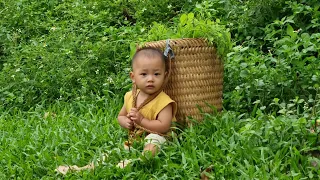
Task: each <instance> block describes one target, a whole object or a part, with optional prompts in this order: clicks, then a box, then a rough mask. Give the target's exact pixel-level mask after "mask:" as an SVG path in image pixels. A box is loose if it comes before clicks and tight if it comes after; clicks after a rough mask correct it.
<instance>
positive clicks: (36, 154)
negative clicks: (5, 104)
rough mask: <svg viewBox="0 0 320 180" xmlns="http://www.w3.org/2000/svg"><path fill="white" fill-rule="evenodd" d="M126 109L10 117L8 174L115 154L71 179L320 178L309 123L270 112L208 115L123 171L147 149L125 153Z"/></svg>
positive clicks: (83, 107) (76, 107)
mask: <svg viewBox="0 0 320 180" xmlns="http://www.w3.org/2000/svg"><path fill="white" fill-rule="evenodd" d="M121 104H122V98H121V97H115V98H106V99H104V100H100V101H99V102H98V103H83V102H73V103H69V104H67V103H56V104H53V105H52V106H50V107H47V108H44V107H42V106H37V107H36V108H34V109H32V110H30V111H28V112H21V111H13V112H10V113H3V114H2V115H1V116H0V118H1V119H0V122H1V125H0V129H1V146H0V148H1V149H0V150H1V151H0V156H1V157H2V160H1V167H0V177H1V178H4V179H7V178H16V177H19V178H22V179H38V178H45V179H57V178H63V177H64V176H63V175H60V174H58V173H57V172H55V171H54V169H55V168H56V167H57V166H58V165H64V164H69V165H73V164H76V165H78V166H83V165H86V164H87V163H89V162H91V161H94V162H98V159H99V158H100V156H101V154H102V153H108V154H109V157H108V158H107V160H106V161H104V162H100V163H99V166H98V167H96V168H95V169H94V170H87V171H82V172H73V173H68V174H67V175H66V176H65V177H66V178H67V179H68V178H75V179H78V178H84V179H101V178H106V179H121V178H133V179H198V178H200V174H201V172H202V171H204V170H205V169H206V168H207V167H209V166H212V167H213V169H212V171H210V172H208V173H206V175H207V176H209V177H211V178H217V179H220V178H226V179H238V178H240V179H253V178H258V179H273V178H276V177H278V178H281V179H292V178H297V179H300V178H303V177H309V178H315V177H317V174H318V173H319V170H318V169H317V168H315V167H313V166H311V163H310V161H311V160H312V159H313V158H312V157H311V155H309V154H306V153H303V151H305V150H306V149H310V148H309V147H310V144H311V142H309V141H308V138H307V137H308V133H309V131H307V128H306V123H307V122H306V121H304V120H303V119H301V118H297V117H291V118H286V117H280V116H279V117H273V116H271V115H263V114H260V115H258V116H257V117H255V118H250V117H249V115H238V114H237V113H235V112H223V113H221V114H218V115H215V116H214V115H210V114H206V115H205V120H204V121H203V123H200V124H193V126H190V127H189V128H186V129H184V130H183V131H179V130H178V131H177V132H179V133H178V136H176V137H175V138H173V140H172V141H170V142H169V143H168V144H167V145H166V146H165V147H163V149H162V151H161V152H160V153H159V154H158V155H157V156H156V157H154V158H147V159H145V158H142V159H143V160H142V161H134V162H133V163H132V164H131V165H129V166H128V167H127V168H125V169H118V168H117V167H116V166H115V165H116V164H117V163H118V162H119V161H120V160H122V159H129V158H130V159H137V158H139V157H140V158H141V154H140V152H141V150H142V146H141V145H140V146H139V144H137V145H136V150H133V151H132V152H131V153H129V152H127V151H125V150H124V149H123V146H122V145H123V141H125V139H126V131H125V130H123V129H121V128H120V126H119V125H118V124H117V121H116V117H117V113H118V111H119V109H120V107H121ZM245 117H246V118H245Z"/></svg>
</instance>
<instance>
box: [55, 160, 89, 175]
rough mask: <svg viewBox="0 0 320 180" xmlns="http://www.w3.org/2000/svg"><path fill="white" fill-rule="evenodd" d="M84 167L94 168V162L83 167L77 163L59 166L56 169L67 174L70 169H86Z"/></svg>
mask: <svg viewBox="0 0 320 180" xmlns="http://www.w3.org/2000/svg"><path fill="white" fill-rule="evenodd" d="M84 169H94V164H93V162H92V163H90V164H88V165H86V166H83V167H78V166H76V165H73V166H59V167H57V168H56V169H55V171H57V172H59V173H61V174H63V175H66V174H67V173H68V171H69V170H71V171H81V170H84Z"/></svg>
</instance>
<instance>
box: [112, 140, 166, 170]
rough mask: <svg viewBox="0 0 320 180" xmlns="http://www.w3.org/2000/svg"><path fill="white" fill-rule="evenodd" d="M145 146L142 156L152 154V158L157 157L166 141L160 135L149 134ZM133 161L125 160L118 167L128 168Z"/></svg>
mask: <svg viewBox="0 0 320 180" xmlns="http://www.w3.org/2000/svg"><path fill="white" fill-rule="evenodd" d="M145 141H146V142H145V144H144V149H143V152H142V155H145V153H148V152H150V153H151V154H152V156H155V155H156V154H157V152H158V151H159V150H160V148H161V145H162V144H164V143H165V142H166V139H165V138H164V137H162V136H160V135H158V134H149V135H147V136H146V137H145ZM130 162H131V160H130V159H129V160H124V161H121V162H120V163H118V165H117V167H119V168H124V167H126V166H127V165H128V164H129V163H130Z"/></svg>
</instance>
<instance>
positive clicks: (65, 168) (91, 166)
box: [55, 153, 108, 174]
mask: <svg viewBox="0 0 320 180" xmlns="http://www.w3.org/2000/svg"><path fill="white" fill-rule="evenodd" d="M106 158H108V154H106V153H103V154H102V156H101V158H100V159H99V160H98V162H99V161H105V160H106ZM94 168H95V163H94V162H91V163H89V164H88V165H86V166H82V167H78V166H77V165H72V166H67V165H65V166H59V167H57V168H56V169H55V171H57V172H59V173H61V174H67V172H68V171H69V170H71V171H81V170H86V169H94Z"/></svg>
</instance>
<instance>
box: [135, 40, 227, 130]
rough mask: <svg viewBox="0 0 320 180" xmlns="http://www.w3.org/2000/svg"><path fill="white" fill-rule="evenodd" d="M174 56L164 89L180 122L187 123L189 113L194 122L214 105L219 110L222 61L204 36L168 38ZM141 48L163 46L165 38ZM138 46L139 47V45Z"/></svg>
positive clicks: (210, 110) (221, 86) (163, 47)
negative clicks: (199, 37)
mask: <svg viewBox="0 0 320 180" xmlns="http://www.w3.org/2000/svg"><path fill="white" fill-rule="evenodd" d="M170 46H171V48H172V50H173V52H174V55H175V58H174V59H173V60H172V64H171V76H170V79H169V81H168V84H167V86H166V87H165V89H164V91H165V92H166V93H167V94H168V95H169V96H170V97H171V98H172V99H173V100H175V101H176V102H177V105H178V111H177V114H176V118H177V121H178V122H179V123H185V122H187V124H189V121H188V118H187V117H188V116H191V117H193V118H194V119H196V120H197V121H201V120H202V119H203V115H202V113H200V111H199V108H200V109H202V112H203V113H212V112H213V111H214V109H213V108H211V107H210V106H208V104H210V105H212V106H214V107H215V108H216V109H217V110H218V111H220V110H221V109H222V90H223V63H222V61H221V60H220V59H219V58H218V57H217V53H216V49H215V48H214V47H213V46H210V45H208V43H207V41H206V40H205V39H197V38H186V39H173V40H170ZM143 47H154V48H159V49H161V50H162V51H163V50H164V49H165V47H166V40H162V41H156V42H148V43H146V44H144V45H143ZM138 48H139V47H138Z"/></svg>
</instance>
